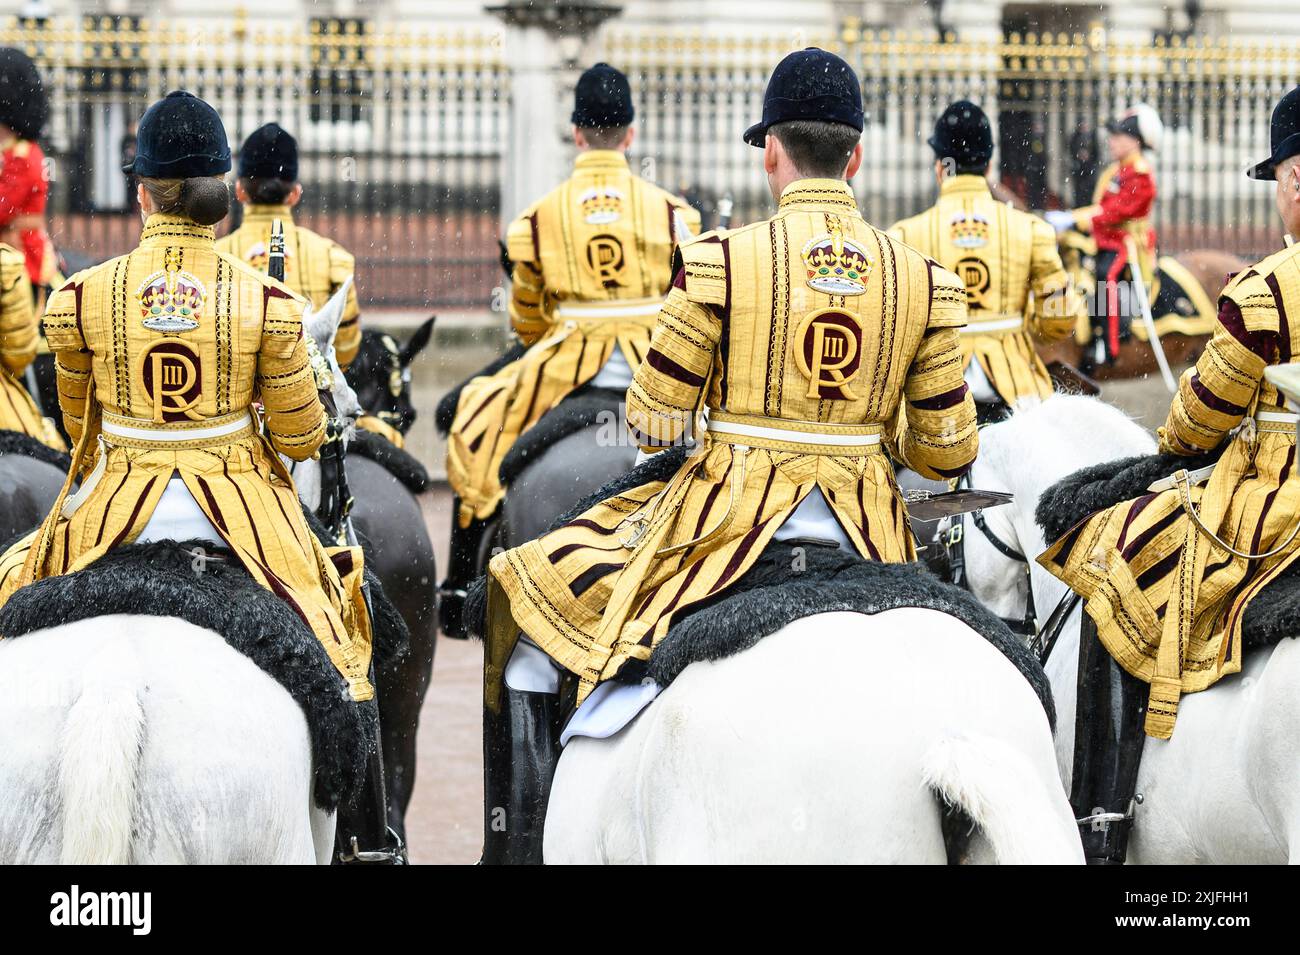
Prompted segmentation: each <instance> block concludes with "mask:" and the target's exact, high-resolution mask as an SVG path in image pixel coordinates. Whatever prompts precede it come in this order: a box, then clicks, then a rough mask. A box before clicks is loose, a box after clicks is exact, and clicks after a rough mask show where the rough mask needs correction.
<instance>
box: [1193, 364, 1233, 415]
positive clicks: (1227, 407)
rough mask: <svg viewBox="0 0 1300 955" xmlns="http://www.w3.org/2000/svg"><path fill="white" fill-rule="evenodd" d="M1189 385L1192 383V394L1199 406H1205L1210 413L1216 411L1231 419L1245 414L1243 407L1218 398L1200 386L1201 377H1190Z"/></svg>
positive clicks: (1203, 386)
mask: <svg viewBox="0 0 1300 955" xmlns="http://www.w3.org/2000/svg"><path fill="white" fill-rule="evenodd" d="M1191 383H1192V394H1194V395H1196V397H1197V399H1198V400H1199V401H1200V402H1201V404H1203V405H1205V407H1207V408H1209V409H1210V410H1211V411H1217V412H1219V413H1220V414H1226V415H1232V416H1233V417H1241V416H1242V415H1244V414H1245V413H1246V409H1245V407H1244V406H1242V405H1234V404H1233V403H1232V402H1231V401H1227V400H1225V399H1223V398H1220V397H1219V396H1218V395H1216V394H1215V393H1214V392H1212V391H1211V390H1210V389H1209V388H1208V387H1206V386H1205V385H1203V384H1201V376H1200V375H1199V374H1193V375H1192V382H1191Z"/></svg>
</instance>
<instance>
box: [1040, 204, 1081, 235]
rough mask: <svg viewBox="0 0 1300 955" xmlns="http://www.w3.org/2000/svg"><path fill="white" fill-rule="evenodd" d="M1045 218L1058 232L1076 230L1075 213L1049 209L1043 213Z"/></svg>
mask: <svg viewBox="0 0 1300 955" xmlns="http://www.w3.org/2000/svg"><path fill="white" fill-rule="evenodd" d="M1043 218H1044V219H1046V220H1047V224H1048V225H1050V226H1051V227H1052V228H1053V229H1055V230H1056V231H1057V232H1066V231H1068V230H1069V229H1073V228H1074V213H1073V212H1069V211H1067V210H1065V209H1049V210H1048V211H1047V212H1044V213H1043Z"/></svg>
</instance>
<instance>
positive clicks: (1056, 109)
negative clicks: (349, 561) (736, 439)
mask: <svg viewBox="0 0 1300 955" xmlns="http://www.w3.org/2000/svg"><path fill="white" fill-rule="evenodd" d="M0 43H2V44H5V45H16V46H21V47H24V48H25V49H27V50H28V52H30V53H31V54H32V55H33V56H34V57H35V58H36V59H37V62H38V63H39V64H40V66H41V67H42V69H43V71H44V72H45V74H46V76H47V78H48V82H49V90H50V94H51V100H52V116H51V121H50V124H49V126H48V128H47V135H46V143H45V146H46V149H47V153H48V154H49V155H50V157H51V159H52V167H51V175H52V178H53V189H52V196H53V200H52V221H53V227H54V229H55V233H56V239H57V241H58V243H59V244H60V246H61V248H62V249H64V250H65V252H66V253H67V254H68V256H69V258H70V259H71V260H72V261H73V263H74V264H75V263H76V262H79V261H86V260H99V259H103V258H105V257H107V256H110V255H113V254H117V253H119V252H121V251H124V250H125V249H127V248H129V247H130V244H131V241H132V239H133V238H134V234H135V231H136V229H137V221H138V220H137V219H136V213H135V211H134V208H133V205H132V198H131V195H130V191H131V190H130V188H129V183H128V182H127V181H126V178H125V176H123V175H122V173H121V172H120V165H121V160H122V157H123V155H124V153H126V152H127V151H129V149H130V148H131V135H132V128H133V123H134V122H135V120H136V119H137V118H138V117H139V115H140V114H141V113H142V112H143V110H144V108H145V107H146V106H147V105H148V103H149V102H151V101H152V100H153V99H155V98H157V97H158V96H159V95H161V94H162V93H164V92H166V91H167V90H169V89H174V88H186V89H189V90H191V91H193V92H195V93H197V94H199V95H201V96H204V97H205V98H207V99H209V100H210V101H211V102H213V103H214V105H216V106H217V108H218V109H219V110H220V111H221V113H222V116H223V117H224V118H225V120H226V122H227V125H228V130H229V133H230V136H231V138H232V140H234V141H235V142H236V143H237V142H238V140H240V139H242V137H243V136H245V135H246V134H247V133H249V132H250V131H251V130H252V129H254V128H255V127H256V126H258V125H260V124H261V123H263V122H267V121H269V120H276V121H278V122H280V123H282V124H283V125H285V126H286V127H288V128H290V129H291V131H292V132H294V134H295V135H296V136H297V137H298V140H299V143H300V147H301V149H302V153H303V160H302V178H303V180H304V182H305V184H306V194H305V198H304V201H303V205H302V217H301V218H302V221H303V222H304V224H307V225H309V226H311V227H314V228H317V229H319V230H321V231H323V232H325V233H327V234H329V235H331V236H334V237H336V238H337V239H338V240H339V241H341V242H343V243H344V244H345V245H347V246H348V247H349V248H351V249H352V250H353V251H354V252H356V254H357V258H358V271H359V275H358V282H359V286H360V288H361V289H362V291H363V294H364V296H365V298H366V300H367V302H368V304H369V305H371V306H381V307H382V306H388V307H403V308H405V307H426V306H435V305H436V306H443V307H445V306H466V307H482V306H485V305H487V304H488V303H489V301H491V299H492V290H493V288H494V287H495V286H497V285H499V284H500V282H501V274H500V270H499V266H498V264H497V256H496V237H497V235H498V234H499V231H500V226H501V223H500V219H501V217H502V215H503V213H508V212H511V211H513V210H502V209H501V208H500V206H501V191H500V182H501V173H502V164H503V163H504V162H528V161H529V157H530V155H535V154H536V150H538V149H566V148H568V147H566V145H565V131H564V130H563V129H557V130H556V131H555V138H554V140H553V141H552V142H549V143H528V144H515V145H514V147H513V148H512V146H511V144H510V143H508V142H507V136H508V129H509V110H510V103H511V95H510V85H511V77H510V71H509V64H510V56H509V50H508V49H507V48H506V47H507V44H508V39H506V35H505V34H503V33H502V32H501V31H499V30H494V29H492V28H488V29H486V30H484V31H482V32H479V33H467V32H466V33H452V34H448V33H421V32H420V31H419V28H418V27H415V28H412V27H409V26H402V27H400V28H399V27H392V28H388V27H382V26H375V25H368V24H364V23H362V22H360V21H339V20H330V21H312V22H309V23H306V24H301V25H288V26H285V27H283V28H281V29H265V28H260V27H257V28H254V27H250V26H249V25H247V24H246V23H244V22H243V21H240V20H233V21H232V22H230V23H229V24H224V25H222V26H220V27H218V28H215V29H205V30H204V32H201V33H191V32H185V31H179V30H176V29H174V28H173V27H172V26H171V25H169V24H157V25H155V24H150V23H147V22H144V21H142V20H139V19H132V18H124V17H102V18H87V19H83V20H77V21H59V20H51V21H43V22H40V23H37V22H33V21H15V20H12V19H11V20H9V21H8V22H6V23H3V24H0ZM814 43H815V44H818V45H823V46H828V47H830V48H832V49H836V50H837V51H839V52H840V53H842V54H843V55H845V56H846V57H847V58H848V59H849V60H850V62H851V63H853V64H854V66H855V67H856V68H857V69H858V70H859V73H860V75H861V77H862V81H863V96H864V102H865V105H866V110H867V128H866V132H865V135H864V139H863V142H864V146H865V154H866V161H865V162H864V164H863V168H862V171H861V172H860V173H859V175H858V177H857V179H856V181H855V186H856V188H857V191H858V195H859V197H860V199H861V202H862V206H863V210H864V213H865V214H866V215H867V217H868V218H869V219H870V220H871V221H873V222H876V223H879V224H888V223H890V222H893V221H894V220H896V219H898V218H900V217H902V216H904V215H908V214H910V213H912V212H914V211H916V210H918V209H920V208H921V207H922V206H923V205H925V204H926V203H927V202H928V201H930V199H931V197H932V195H933V192H934V178H933V172H932V168H931V167H932V157H931V154H930V152H929V149H928V147H927V146H926V145H925V139H926V137H927V136H928V135H929V131H930V128H931V125H932V123H933V120H934V117H935V116H936V115H937V114H938V112H939V111H940V110H941V109H942V108H943V106H944V105H945V104H946V103H947V102H949V101H951V100H953V99H957V98H961V97H966V98H970V99H973V100H975V101H976V102H978V103H980V104H981V105H983V106H984V108H985V109H986V110H987V111H988V112H989V113H990V115H991V117H992V118H993V120H994V123H995V125H996V127H997V130H998V139H999V150H998V153H997V156H996V159H995V164H996V166H997V170H998V172H999V173H1000V178H1001V179H1002V180H1003V182H1004V184H1005V185H1006V186H1007V187H1008V188H1009V189H1010V190H1011V191H1013V192H1014V193H1015V194H1016V195H1017V196H1019V197H1020V200H1021V201H1023V202H1024V203H1025V204H1026V205H1027V206H1029V207H1032V208H1045V207H1053V206H1058V205H1064V206H1070V205H1075V204H1081V203H1083V202H1085V201H1086V200H1087V198H1088V194H1089V192H1090V183H1091V181H1092V180H1093V179H1094V178H1095V176H1096V172H1097V169H1098V167H1099V166H1100V165H1102V164H1104V162H1105V158H1104V151H1105V143H1104V134H1103V133H1102V132H1101V126H1102V123H1103V122H1104V120H1105V118H1106V117H1108V116H1110V115H1113V114H1114V113H1115V112H1117V111H1118V110H1119V109H1121V108H1122V107H1123V106H1124V105H1126V104H1129V103H1131V102H1135V101H1146V102H1149V103H1151V104H1152V105H1153V106H1155V107H1156V108H1157V109H1158V110H1159V111H1160V113H1161V115H1162V116H1163V117H1164V120H1165V123H1166V127H1167V129H1166V138H1165V143H1164V147H1163V148H1162V149H1161V150H1160V152H1159V153H1158V154H1156V157H1155V162H1156V166H1157V172H1158V178H1159V187H1160V199H1159V203H1158V206H1157V214H1156V221H1157V226H1158V227H1159V229H1160V232H1161V240H1162V244H1163V245H1164V246H1165V247H1166V248H1169V249H1180V248H1192V247H1220V248H1227V249H1232V250H1234V251H1237V252H1239V253H1241V254H1243V255H1256V254H1260V253H1263V252H1266V251H1269V250H1271V249H1274V248H1277V247H1278V246H1279V245H1280V243H1281V237H1280V235H1279V232H1280V228H1279V226H1278V225H1277V224H1276V222H1275V217H1274V214H1273V212H1272V197H1271V191H1270V190H1269V189H1268V188H1267V187H1266V186H1263V185H1261V184H1258V183H1252V182H1249V181H1247V180H1246V179H1245V178H1244V177H1243V175H1242V171H1243V169H1244V168H1245V166H1246V165H1247V163H1248V162H1249V161H1251V160H1254V159H1257V158H1259V157H1260V156H1262V155H1264V154H1265V153H1266V152H1267V131H1268V116H1269V111H1270V109H1271V106H1272V103H1273V102H1274V101H1275V100H1276V99H1277V98H1278V97H1279V96H1280V95H1281V94H1282V93H1283V92H1284V91H1285V90H1287V89H1289V88H1290V87H1292V86H1294V85H1295V84H1296V82H1297V81H1298V80H1300V57H1296V56H1295V55H1294V52H1293V50H1292V49H1290V48H1288V47H1287V46H1286V45H1284V44H1281V43H1279V44H1277V45H1275V46H1258V45H1255V46H1245V45H1235V44H1231V43H1227V42H1217V41H1215V42H1211V41H1197V40H1191V41H1186V42H1178V41H1173V42H1159V43H1157V42H1153V43H1151V44H1147V45H1141V46H1139V45H1121V44H1116V43H1113V42H1108V41H1107V39H1106V38H1105V37H1104V36H1103V35H1102V34H1099V33H1095V34H1090V35H1074V36H1066V35H1056V34H1049V35H1027V36H1020V35H1015V36H1007V37H1005V38H1003V39H1002V40H1000V41H996V42H994V41H990V42H967V41H960V42H958V41H951V40H950V41H949V42H940V41H939V40H938V38H936V37H933V36H923V35H911V34H908V35H903V34H889V33H874V34H873V33H861V32H857V31H853V30H850V31H843V32H840V33H838V34H833V35H828V36H821V37H818V36H815V35H812V34H810V35H808V36H806V37H803V36H800V37H790V36H782V37H775V38H771V39H757V40H755V39H738V38H722V37H698V36H688V35H680V36H678V35H671V34H654V35H647V34H645V33H637V32H629V31H627V30H626V29H624V28H620V27H619V25H618V24H617V21H616V22H615V23H614V24H613V25H612V27H611V28H609V29H607V31H606V32H605V33H603V34H602V36H601V37H600V38H599V39H597V40H596V41H594V42H592V43H591V44H589V47H588V52H587V56H589V57H590V58H592V59H595V58H597V57H599V58H603V59H607V60H608V61H610V62H612V63H614V64H616V65H618V66H620V67H622V68H623V69H625V70H626V71H627V72H628V73H629V75H630V76H631V78H632V82H633V86H634V93H635V96H636V98H637V101H638V126H639V134H638V139H637V142H636V145H635V147H634V150H633V152H634V155H633V160H634V162H635V163H636V165H637V167H638V169H639V170H640V171H641V172H642V173H643V174H645V175H648V176H650V177H651V178H654V179H655V180H657V181H659V182H660V183H662V184H664V185H666V186H668V187H670V188H673V189H676V190H679V191H681V192H683V193H684V194H686V195H687V196H688V198H690V199H691V200H692V201H693V202H694V203H695V204H696V205H697V206H699V207H700V208H701V209H702V210H703V212H704V213H705V222H706V224H710V223H711V222H712V221H714V220H715V218H716V208H717V204H718V201H719V200H720V199H721V198H723V197H730V198H731V199H733V200H734V204H735V212H734V215H733V220H732V221H733V224H734V223H741V222H745V221H750V220H753V219H756V218H760V217H762V216H763V215H765V214H766V213H767V211H768V210H769V209H770V207H771V199H770V197H769V196H768V194H767V186H766V181H765V179H764V177H763V174H762V170H761V166H760V164H759V155H758V152H757V150H754V149H752V148H750V147H748V146H745V145H744V144H743V143H741V141H740V134H741V132H742V131H743V130H744V128H745V127H746V126H747V125H748V124H749V123H751V122H753V121H754V120H755V119H756V118H758V116H759V115H760V113H761V100H762V91H763V86H764V84H765V82H766V79H767V75H768V73H769V71H770V70H771V67H772V65H773V64H774V63H775V62H776V61H777V60H778V59H779V58H780V57H781V56H783V55H784V54H785V53H786V52H788V51H789V50H790V49H792V48H796V47H798V46H804V45H809V44H814ZM575 77H576V71H570V72H568V73H567V74H566V78H567V81H568V83H569V84H570V85H571V83H572V81H573V79H574V78H575ZM561 86H562V87H564V84H561ZM566 89H567V88H566ZM561 95H567V92H563V91H562V94H561ZM562 115H565V116H567V109H566V110H563V111H562Z"/></svg>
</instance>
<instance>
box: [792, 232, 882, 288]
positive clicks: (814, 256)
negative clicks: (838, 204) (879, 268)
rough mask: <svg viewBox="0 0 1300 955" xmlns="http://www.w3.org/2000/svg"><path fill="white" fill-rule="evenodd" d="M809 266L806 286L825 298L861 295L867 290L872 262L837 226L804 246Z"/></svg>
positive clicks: (805, 260)
mask: <svg viewBox="0 0 1300 955" xmlns="http://www.w3.org/2000/svg"><path fill="white" fill-rule="evenodd" d="M803 261H804V265H806V266H807V267H808V287H809V288H811V289H814V290H816V291H818V292H825V293H826V294H827V295H861V294H862V293H863V292H865V291H866V290H867V276H869V275H870V274H871V259H869V258H868V257H867V253H866V251H865V250H864V249H863V248H862V246H860V245H858V244H857V243H856V242H854V241H853V240H852V239H846V238H844V233H843V232H842V231H841V229H840V228H839V226H838V225H832V227H831V231H830V234H829V235H819V236H817V238H815V239H812V240H811V241H810V242H809V243H808V244H807V245H805V246H804V247H803Z"/></svg>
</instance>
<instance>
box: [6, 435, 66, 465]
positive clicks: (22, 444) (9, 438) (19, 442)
mask: <svg viewBox="0 0 1300 955" xmlns="http://www.w3.org/2000/svg"><path fill="white" fill-rule="evenodd" d="M0 454H21V455H22V456H23V457H27V458H35V459H36V460H37V461H44V462H45V463H46V464H53V465H54V466H55V467H56V468H58V469H59V470H60V471H63V472H64V473H67V470H68V468H70V467H72V458H71V457H70V456H69V455H67V454H65V453H64V452H62V451H55V450H54V449H53V448H51V447H50V446H49V445H47V444H42V443H41V442H39V441H37V440H36V439H35V438H33V437H32V436H31V435H29V434H23V433H22V432H21V431H10V430H8V429H3V428H0Z"/></svg>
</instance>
